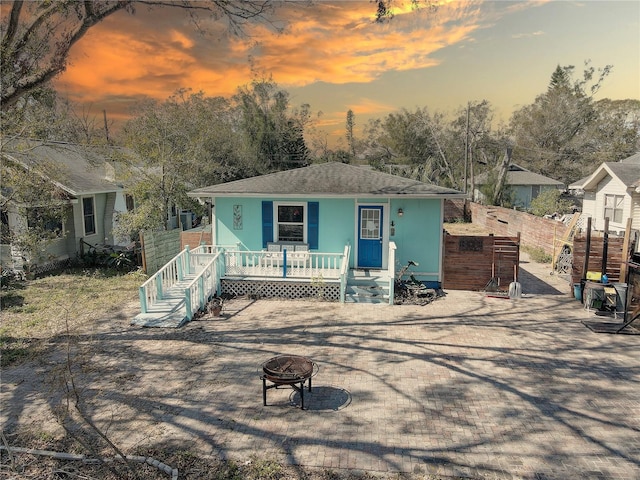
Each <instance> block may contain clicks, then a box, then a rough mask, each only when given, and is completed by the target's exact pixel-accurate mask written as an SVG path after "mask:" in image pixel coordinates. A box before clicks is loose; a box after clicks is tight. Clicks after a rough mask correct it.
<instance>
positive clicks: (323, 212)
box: [188, 162, 465, 286]
mask: <svg viewBox="0 0 640 480" xmlns="http://www.w3.org/2000/svg"><path fill="white" fill-rule="evenodd" d="M188 195H189V196H191V197H193V198H197V199H199V200H200V201H201V202H206V203H207V204H208V205H209V206H210V209H211V213H212V215H211V218H212V221H211V229H212V239H213V241H212V243H213V245H215V246H219V247H222V248H226V249H227V250H229V249H231V250H235V251H238V252H239V251H249V252H255V253H254V255H253V256H252V257H251V258H250V257H244V260H238V261H235V263H233V262H232V263H229V260H228V259H227V269H226V270H227V271H226V275H227V276H229V275H230V269H232V267H233V269H234V271H236V273H238V274H239V273H240V272H239V271H238V270H237V269H235V265H239V264H242V266H243V268H245V272H246V271H247V270H246V269H247V266H248V265H251V266H252V268H253V269H254V270H255V269H259V271H261V272H263V274H262V275H265V273H268V272H274V273H273V278H274V279H275V280H277V279H278V277H283V276H284V277H287V276H289V277H292V276H295V274H296V272H300V273H301V274H302V272H304V271H311V270H313V269H311V270H304V269H303V268H302V267H301V268H300V269H298V268H297V267H298V266H300V265H297V264H296V261H299V263H301V264H302V263H304V264H305V265H306V266H307V267H308V266H309V265H310V262H311V261H312V260H313V261H314V262H321V261H324V260H322V259H321V258H320V257H321V256H322V255H339V256H340V258H342V259H343V260H344V261H346V262H347V263H346V265H345V267H344V268H348V269H349V270H350V271H352V272H354V271H358V272H360V274H361V275H363V276H371V277H375V276H376V275H380V276H382V277H384V275H385V273H386V274H387V275H388V272H394V271H395V270H396V269H397V268H398V267H399V266H401V265H405V264H407V262H408V261H409V260H412V261H414V262H416V263H417V266H416V267H414V273H415V275H416V277H417V278H418V279H420V280H422V281H424V282H427V283H429V284H432V285H433V286H438V285H439V284H440V282H441V281H442V272H443V269H442V262H443V258H442V252H443V235H442V231H443V230H442V226H443V225H442V224H443V212H444V200H445V199H453V198H465V195H464V194H463V193H461V192H459V191H456V190H452V189H449V188H443V187H439V186H435V185H429V184H426V183H422V182H419V181H416V180H411V179H407V178H403V177H399V176H395V175H390V174H387V173H382V172H379V171H375V170H373V169H371V168H369V167H361V166H353V165H347V164H343V163H334V162H331V163H322V164H314V165H311V166H307V167H302V168H297V169H293V170H286V171H281V172H276V173H271V174H268V175H262V176H258V177H253V178H247V179H243V180H237V181H233V182H228V183H222V184H218V185H212V186H208V187H204V188H199V189H197V190H193V191H191V192H189V194H188ZM287 250H288V254H287ZM287 255H288V257H287ZM283 257H284V258H283ZM238 258H239V257H238ZM274 258H275V260H274ZM287 258H288V260H287ZM274 261H275V262H278V263H277V264H274V263H270V262H274ZM327 261H328V260H327ZM265 264H268V265H269V266H276V267H277V269H274V270H269V269H265V268H263V267H265ZM287 268H288V270H287ZM287 271H289V273H287ZM316 271H320V272H322V271H328V270H322V269H316ZM303 275H304V274H303ZM310 275H311V276H313V275H314V274H310ZM288 279H289V280H291V278H288ZM243 280H245V281H246V280H247V279H246V278H243ZM263 280H264V278H263ZM316 280H317V279H316ZM223 281H224V280H223ZM386 281H387V282H388V277H386Z"/></svg>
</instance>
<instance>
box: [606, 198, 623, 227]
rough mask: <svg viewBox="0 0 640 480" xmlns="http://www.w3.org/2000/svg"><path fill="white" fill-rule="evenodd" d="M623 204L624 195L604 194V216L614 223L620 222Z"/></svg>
mask: <svg viewBox="0 0 640 480" xmlns="http://www.w3.org/2000/svg"><path fill="white" fill-rule="evenodd" d="M623 204H624V197H623V196H622V195H605V196H604V218H608V219H609V220H611V221H612V222H615V223H622V207H623Z"/></svg>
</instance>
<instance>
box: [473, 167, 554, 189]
mask: <svg viewBox="0 0 640 480" xmlns="http://www.w3.org/2000/svg"><path fill="white" fill-rule="evenodd" d="M487 178H488V174H487V173H481V174H480V175H478V176H477V177H476V178H475V183H476V185H483V184H485V183H486V182H487ZM506 184H507V185H553V186H556V187H563V186H564V184H563V183H562V182H560V181H559V180H554V179H553V178H549V177H545V176H544V175H540V174H539V173H535V172H532V171H530V170H527V169H526V168H524V167H521V166H520V165H516V164H511V165H509V170H508V171H507V179H506Z"/></svg>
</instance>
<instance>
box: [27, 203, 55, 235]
mask: <svg viewBox="0 0 640 480" xmlns="http://www.w3.org/2000/svg"><path fill="white" fill-rule="evenodd" d="M27 227H29V228H32V229H40V230H41V231H44V232H51V233H53V234H55V236H57V237H60V236H62V220H60V219H59V218H55V217H53V216H51V214H50V213H49V210H48V209H46V208H29V209H28V210H27Z"/></svg>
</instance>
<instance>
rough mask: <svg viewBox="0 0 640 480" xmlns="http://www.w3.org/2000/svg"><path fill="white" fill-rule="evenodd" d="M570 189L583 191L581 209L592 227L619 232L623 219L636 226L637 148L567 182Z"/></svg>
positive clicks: (639, 204)
mask: <svg viewBox="0 0 640 480" xmlns="http://www.w3.org/2000/svg"><path fill="white" fill-rule="evenodd" d="M569 189H570V190H576V191H579V192H580V191H582V192H584V198H583V202H582V212H583V214H584V215H586V216H589V217H591V218H592V226H593V228H594V229H596V230H604V221H605V218H608V219H609V231H611V232H617V233H619V234H622V233H623V232H624V231H625V229H626V224H627V219H629V218H630V219H631V228H632V229H634V230H640V152H638V153H636V154H634V155H632V156H630V157H628V158H625V159H624V160H621V161H619V162H604V163H602V164H601V165H600V166H599V167H598V168H596V169H595V171H594V172H593V173H592V174H591V175H589V176H588V177H586V178H583V179H581V180H578V181H577V182H575V183H572V184H571V185H569Z"/></svg>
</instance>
